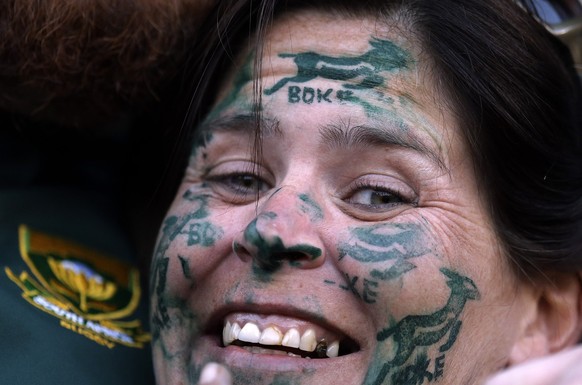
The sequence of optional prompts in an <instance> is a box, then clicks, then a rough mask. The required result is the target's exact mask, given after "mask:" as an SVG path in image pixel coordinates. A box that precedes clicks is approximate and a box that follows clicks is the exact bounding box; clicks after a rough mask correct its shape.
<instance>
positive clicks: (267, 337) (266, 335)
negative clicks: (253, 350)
mask: <svg viewBox="0 0 582 385" xmlns="http://www.w3.org/2000/svg"><path fill="white" fill-rule="evenodd" d="M282 339H283V333H281V331H280V330H279V329H277V328H276V327H273V326H269V327H268V328H266V329H265V330H263V332H262V333H261V338H260V339H259V343H260V344H262V345H281V340H282Z"/></svg>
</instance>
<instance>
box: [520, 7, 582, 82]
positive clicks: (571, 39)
mask: <svg viewBox="0 0 582 385" xmlns="http://www.w3.org/2000/svg"><path fill="white" fill-rule="evenodd" d="M524 3H525V6H526V7H527V8H529V9H530V11H532V13H533V14H534V15H535V16H536V18H537V19H538V21H540V22H541V23H542V24H544V25H545V26H546V28H547V29H548V30H549V31H550V32H551V33H552V34H554V35H555V36H557V37H558V38H559V39H560V40H562V41H563V42H564V43H565V44H566V45H567V46H568V47H569V48H570V52H571V53H572V57H573V58H574V62H575V65H576V69H577V71H578V74H580V76H582V0H531V1H525V2H524Z"/></svg>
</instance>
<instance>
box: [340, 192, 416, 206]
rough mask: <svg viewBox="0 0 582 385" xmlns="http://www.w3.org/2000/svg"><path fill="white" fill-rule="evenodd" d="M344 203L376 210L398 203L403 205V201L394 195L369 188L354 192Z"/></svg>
mask: <svg viewBox="0 0 582 385" xmlns="http://www.w3.org/2000/svg"><path fill="white" fill-rule="evenodd" d="M346 201H347V202H349V203H354V204H357V205H363V206H371V207H376V208H381V207H382V206H389V207H391V206H394V205H397V204H400V203H405V200H404V199H402V197H400V195H398V194H396V193H393V192H390V191H386V190H379V189H376V188H371V187H370V188H366V189H360V190H359V191H356V192H355V193H354V194H353V195H352V196H351V197H349V198H348V199H347V200H346Z"/></svg>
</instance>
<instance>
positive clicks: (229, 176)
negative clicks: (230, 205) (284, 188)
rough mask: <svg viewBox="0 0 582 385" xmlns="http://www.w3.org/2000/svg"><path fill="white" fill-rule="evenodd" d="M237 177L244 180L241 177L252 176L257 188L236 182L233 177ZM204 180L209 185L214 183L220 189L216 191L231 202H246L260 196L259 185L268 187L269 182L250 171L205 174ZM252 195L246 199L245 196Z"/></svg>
mask: <svg viewBox="0 0 582 385" xmlns="http://www.w3.org/2000/svg"><path fill="white" fill-rule="evenodd" d="M234 178H239V181H240V182H242V181H244V180H243V178H252V182H253V183H259V186H258V188H250V187H245V186H244V185H243V184H242V183H238V184H237V183H236V182H235V181H234V180H233V179H234ZM205 180H206V182H208V183H210V184H211V185H212V184H214V185H215V187H218V188H219V189H220V190H218V192H219V193H220V194H221V195H223V196H226V197H227V198H230V199H231V200H232V201H233V202H240V203H243V202H247V201H249V200H254V199H255V198H256V197H258V196H260V195H261V194H262V192H263V191H261V190H262V188H261V187H263V186H266V187H267V189H270V188H271V186H270V184H269V183H268V182H267V181H266V180H265V179H264V178H261V177H260V176H258V175H255V174H253V173H250V172H237V171H233V172H229V173H226V174H219V175H213V176H207V177H206V178H205ZM250 195H252V199H248V198H247V197H248V196H250Z"/></svg>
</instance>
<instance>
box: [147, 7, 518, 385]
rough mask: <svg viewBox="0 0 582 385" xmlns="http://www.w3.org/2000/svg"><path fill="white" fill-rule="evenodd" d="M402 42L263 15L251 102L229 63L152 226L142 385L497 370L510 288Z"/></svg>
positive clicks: (466, 379)
mask: <svg viewBox="0 0 582 385" xmlns="http://www.w3.org/2000/svg"><path fill="white" fill-rule="evenodd" d="M406 36H410V35H409V34H407V33H405V32H404V30H403V29H397V28H394V27H392V28H388V27H384V26H380V25H378V23H375V22H374V20H368V19H354V18H352V19H340V18H338V17H334V18H331V17H328V16H326V15H324V14H319V13H313V12H311V13H305V12H304V13H296V14H294V15H291V16H287V17H285V18H283V19H280V20H279V21H277V22H276V23H275V25H274V27H273V28H272V30H271V32H270V33H269V35H268V42H267V45H266V47H265V50H264V56H263V61H262V72H261V73H260V84H261V85H262V87H263V88H262V103H261V105H260V106H256V105H253V82H252V74H251V68H252V63H253V56H252V55H248V54H247V55H241V57H240V58H239V64H238V65H237V66H236V68H235V69H234V70H233V74H232V75H231V76H230V78H229V79H228V80H227V81H226V82H225V84H224V85H223V87H222V91H221V93H220V95H221V96H220V97H219V100H218V102H217V103H216V106H215V108H214V110H213V111H212V112H211V113H210V115H209V117H208V118H207V120H206V122H205V123H204V124H203V126H202V127H201V128H200V130H201V132H202V134H201V139H200V140H199V141H198V144H197V145H196V147H195V148H194V150H193V153H192V156H191V161H190V164H189V166H188V169H187V172H186V176H185V178H184V180H183V182H182V184H181V186H180V188H179V191H178V194H177V196H176V199H175V201H174V203H173V204H172V206H171V208H170V210H169V212H168V216H167V217H166V219H165V221H164V223H163V226H162V229H161V231H160V238H159V241H158V246H157V250H156V253H155V259H154V262H153V272H152V277H151V278H152V303H151V306H152V331H153V338H154V340H153V349H154V359H155V366H156V373H157V377H158V381H159V383H162V384H163V383H166V384H185V383H192V384H195V383H196V382H197V380H198V376H199V373H200V369H201V368H202V366H203V365H204V364H205V363H207V362H210V361H215V362H220V363H223V364H225V365H226V366H228V368H229V369H230V370H231V372H232V374H233V378H234V383H235V384H253V385H255V384H317V385H321V384H331V383H342V384H370V385H371V384H384V383H385V384H426V383H429V382H436V381H440V383H444V384H449V385H450V384H467V383H477V382H478V380H479V379H481V378H483V377H484V376H485V375H487V374H488V373H491V372H492V371H494V370H496V369H498V368H500V367H502V366H504V365H506V364H507V362H508V356H509V354H510V352H511V348H512V346H513V344H514V342H515V340H516V338H517V334H518V332H517V330H518V329H519V327H518V326H519V325H520V322H522V320H521V318H520V317H521V313H522V312H523V309H524V305H523V303H524V301H525V298H526V297H527V294H526V293H527V290H522V287H521V285H520V284H518V283H517V280H516V279H515V278H514V276H513V275H512V273H511V270H510V269H509V266H508V263H507V262H506V258H505V257H504V255H502V252H501V250H500V246H499V244H498V242H497V238H496V237H495V235H494V233H493V229H492V225H491V222H490V219H489V216H488V215H487V212H486V210H485V204H484V202H483V199H482V196H481V194H480V192H479V188H478V186H477V183H476V178H475V175H474V171H473V165H472V162H471V159H470V156H469V154H468V151H467V148H466V145H465V144H464V141H463V138H462V135H461V132H460V127H459V124H458V122H457V121H456V120H455V119H454V117H453V116H452V114H451V113H450V112H449V111H448V110H447V109H446V108H444V107H443V106H444V105H445V104H446V103H443V100H444V99H443V97H442V96H441V94H440V93H438V92H437V91H436V89H435V85H434V84H433V83H432V82H431V81H432V79H431V77H430V76H429V73H428V71H426V68H427V67H428V65H427V63H426V62H425V60H426V59H425V58H423V57H421V56H420V54H419V53H420V52H421V50H420V47H419V46H418V44H417V43H414V42H413V41H412V40H410V39H408V38H406ZM257 107H260V109H261V112H262V113H261V116H262V121H261V122H260V124H261V127H262V141H261V144H260V145H259V147H256V146H255V144H256V142H255V136H254V131H253V130H254V127H255V120H254V117H253V111H254V110H255V109H256V108H257ZM255 150H258V151H255ZM257 154H258V155H257Z"/></svg>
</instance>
